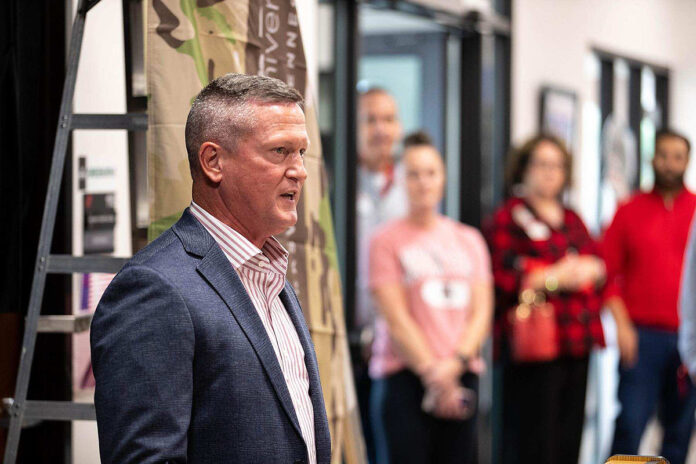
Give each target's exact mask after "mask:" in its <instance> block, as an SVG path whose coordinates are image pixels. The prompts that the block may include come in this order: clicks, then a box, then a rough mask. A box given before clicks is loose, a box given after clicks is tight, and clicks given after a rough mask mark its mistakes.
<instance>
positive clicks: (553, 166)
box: [529, 161, 565, 171]
mask: <svg viewBox="0 0 696 464" xmlns="http://www.w3.org/2000/svg"><path fill="white" fill-rule="evenodd" d="M529 167H532V168H535V169H542V170H544V171H564V170H565V163H551V162H548V161H532V162H530V163H529Z"/></svg>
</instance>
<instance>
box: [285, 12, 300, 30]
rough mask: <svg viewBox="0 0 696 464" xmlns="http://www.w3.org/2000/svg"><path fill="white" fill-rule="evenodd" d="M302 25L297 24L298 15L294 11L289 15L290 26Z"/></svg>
mask: <svg viewBox="0 0 696 464" xmlns="http://www.w3.org/2000/svg"><path fill="white" fill-rule="evenodd" d="M299 25H300V23H298V22H297V15H296V14H295V13H293V12H292V11H291V12H290V13H288V26H292V27H297V26H299Z"/></svg>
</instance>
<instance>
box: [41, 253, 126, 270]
mask: <svg viewBox="0 0 696 464" xmlns="http://www.w3.org/2000/svg"><path fill="white" fill-rule="evenodd" d="M128 259H129V258H115V257H113V256H71V255H49V256H48V259H47V261H48V264H47V267H46V271H47V272H50V273H53V274H73V273H83V272H102V273H106V274H115V273H117V272H118V271H120V270H121V268H122V267H123V265H124V264H126V262H127V261H128Z"/></svg>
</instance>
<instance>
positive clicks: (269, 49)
mask: <svg viewBox="0 0 696 464" xmlns="http://www.w3.org/2000/svg"><path fill="white" fill-rule="evenodd" d="M266 38H267V39H268V41H269V42H270V43H271V45H270V46H268V47H266V50H264V53H271V52H273V51H275V50H276V49H277V48H278V41H277V40H276V39H274V38H273V36H272V35H270V34H266Z"/></svg>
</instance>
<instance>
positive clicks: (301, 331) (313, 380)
mask: <svg viewBox="0 0 696 464" xmlns="http://www.w3.org/2000/svg"><path fill="white" fill-rule="evenodd" d="M280 300H281V301H282V302H283V306H285V309H286V311H287V312H288V314H289V315H290V319H291V320H292V323H293V325H294V326H295V330H296V331H297V335H298V337H299V338H300V343H301V344H302V349H303V350H304V352H305V365H306V366H307V374H308V375H309V395H310V398H311V400H312V407H313V408H314V430H315V434H314V440H315V441H316V447H317V462H324V461H325V460H328V459H330V453H331V436H330V434H329V428H328V427H329V423H328V419H327V418H326V408H325V406H324V395H323V393H322V389H321V383H320V380H319V367H318V365H317V359H316V355H315V352H314V344H313V343H312V339H311V337H310V335H309V331H308V330H307V324H306V323H305V319H304V314H303V313H302V308H301V307H300V302H299V301H298V299H297V295H296V294H295V291H294V290H293V288H292V286H291V285H290V283H289V282H288V281H285V288H284V289H283V291H282V292H280ZM322 452H323V453H328V456H329V458H328V459H327V458H324V459H322Z"/></svg>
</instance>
